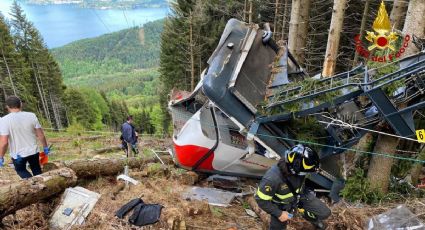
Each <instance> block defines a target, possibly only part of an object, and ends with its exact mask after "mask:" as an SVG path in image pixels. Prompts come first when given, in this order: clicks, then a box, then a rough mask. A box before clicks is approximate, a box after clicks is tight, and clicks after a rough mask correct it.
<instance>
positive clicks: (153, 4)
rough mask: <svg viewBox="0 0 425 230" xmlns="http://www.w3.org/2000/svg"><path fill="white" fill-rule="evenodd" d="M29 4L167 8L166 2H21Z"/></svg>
mask: <svg viewBox="0 0 425 230" xmlns="http://www.w3.org/2000/svg"><path fill="white" fill-rule="evenodd" d="M21 1H26V2H28V3H30V4H39V5H47V4H78V5H79V6H81V7H87V8H99V9H110V8H118V9H135V8H153V7H168V2H167V0H120V1H116V0H102V1H97V0H21Z"/></svg>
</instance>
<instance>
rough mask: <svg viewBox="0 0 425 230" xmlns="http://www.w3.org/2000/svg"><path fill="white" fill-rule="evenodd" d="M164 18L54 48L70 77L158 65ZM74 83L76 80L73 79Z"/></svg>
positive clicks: (128, 70)
mask: <svg viewBox="0 0 425 230" xmlns="http://www.w3.org/2000/svg"><path fill="white" fill-rule="evenodd" d="M163 23H164V20H158V21H155V22H149V23H146V24H145V25H144V27H143V28H138V27H135V28H131V29H125V30H121V31H118V32H114V33H110V34H106V35H103V36H100V37H96V38H89V39H83V40H79V41H76V42H73V43H70V44H68V45H65V46H63V47H59V48H55V49H53V50H52V52H53V55H54V57H55V58H56V60H57V61H58V62H59V64H60V67H61V69H62V72H63V76H64V79H65V82H67V79H70V78H75V77H81V76H85V75H90V74H113V73H117V72H130V71H132V70H135V69H146V68H152V67H157V66H158V65H159V52H160V40H161V39H160V36H161V32H162V30H163ZM74 83H75V82H74Z"/></svg>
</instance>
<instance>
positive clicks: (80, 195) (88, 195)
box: [50, 187, 100, 230]
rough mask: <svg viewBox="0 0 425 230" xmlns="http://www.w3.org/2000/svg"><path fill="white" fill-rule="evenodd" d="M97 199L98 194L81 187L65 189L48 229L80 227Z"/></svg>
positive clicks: (66, 229)
mask: <svg viewBox="0 0 425 230" xmlns="http://www.w3.org/2000/svg"><path fill="white" fill-rule="evenodd" d="M99 198H100V194H99V193H96V192H92V191H90V190H87V189H85V188H82V187H75V188H68V189H66V190H65V193H64V195H63V197H62V201H61V203H60V205H59V206H58V207H57V209H56V211H55V212H54V214H53V216H52V219H51V220H50V228H51V229H65V230H68V229H71V228H72V227H73V226H74V225H82V224H83V223H84V222H85V219H86V217H87V216H88V215H89V213H90V212H91V210H92V209H93V208H94V206H95V205H96V203H97V201H98V200H99Z"/></svg>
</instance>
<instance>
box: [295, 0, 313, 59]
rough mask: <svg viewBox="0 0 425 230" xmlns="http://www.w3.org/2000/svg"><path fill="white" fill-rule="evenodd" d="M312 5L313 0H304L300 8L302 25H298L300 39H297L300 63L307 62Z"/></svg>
mask: <svg viewBox="0 0 425 230" xmlns="http://www.w3.org/2000/svg"><path fill="white" fill-rule="evenodd" d="M310 6H311V0H302V1H301V10H300V15H299V17H300V25H299V27H298V39H297V49H296V55H297V58H298V61H299V62H300V63H302V64H303V63H305V52H306V45H307V34H308V21H309V18H310Z"/></svg>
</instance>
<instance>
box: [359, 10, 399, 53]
mask: <svg viewBox="0 0 425 230" xmlns="http://www.w3.org/2000/svg"><path fill="white" fill-rule="evenodd" d="M372 28H373V30H374V31H375V32H376V33H375V32H369V31H366V33H367V36H366V39H367V40H368V41H370V42H372V43H373V44H372V45H371V46H369V47H368V50H369V51H371V50H373V49H375V48H378V49H381V50H384V49H387V48H389V49H390V50H392V51H395V48H394V45H393V43H394V42H395V41H397V38H398V36H397V33H395V32H391V24H390V19H389V17H388V13H387V10H386V9H385V4H384V2H381V6H380V7H379V11H378V16H377V17H376V19H375V21H374V22H373V26H372Z"/></svg>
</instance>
